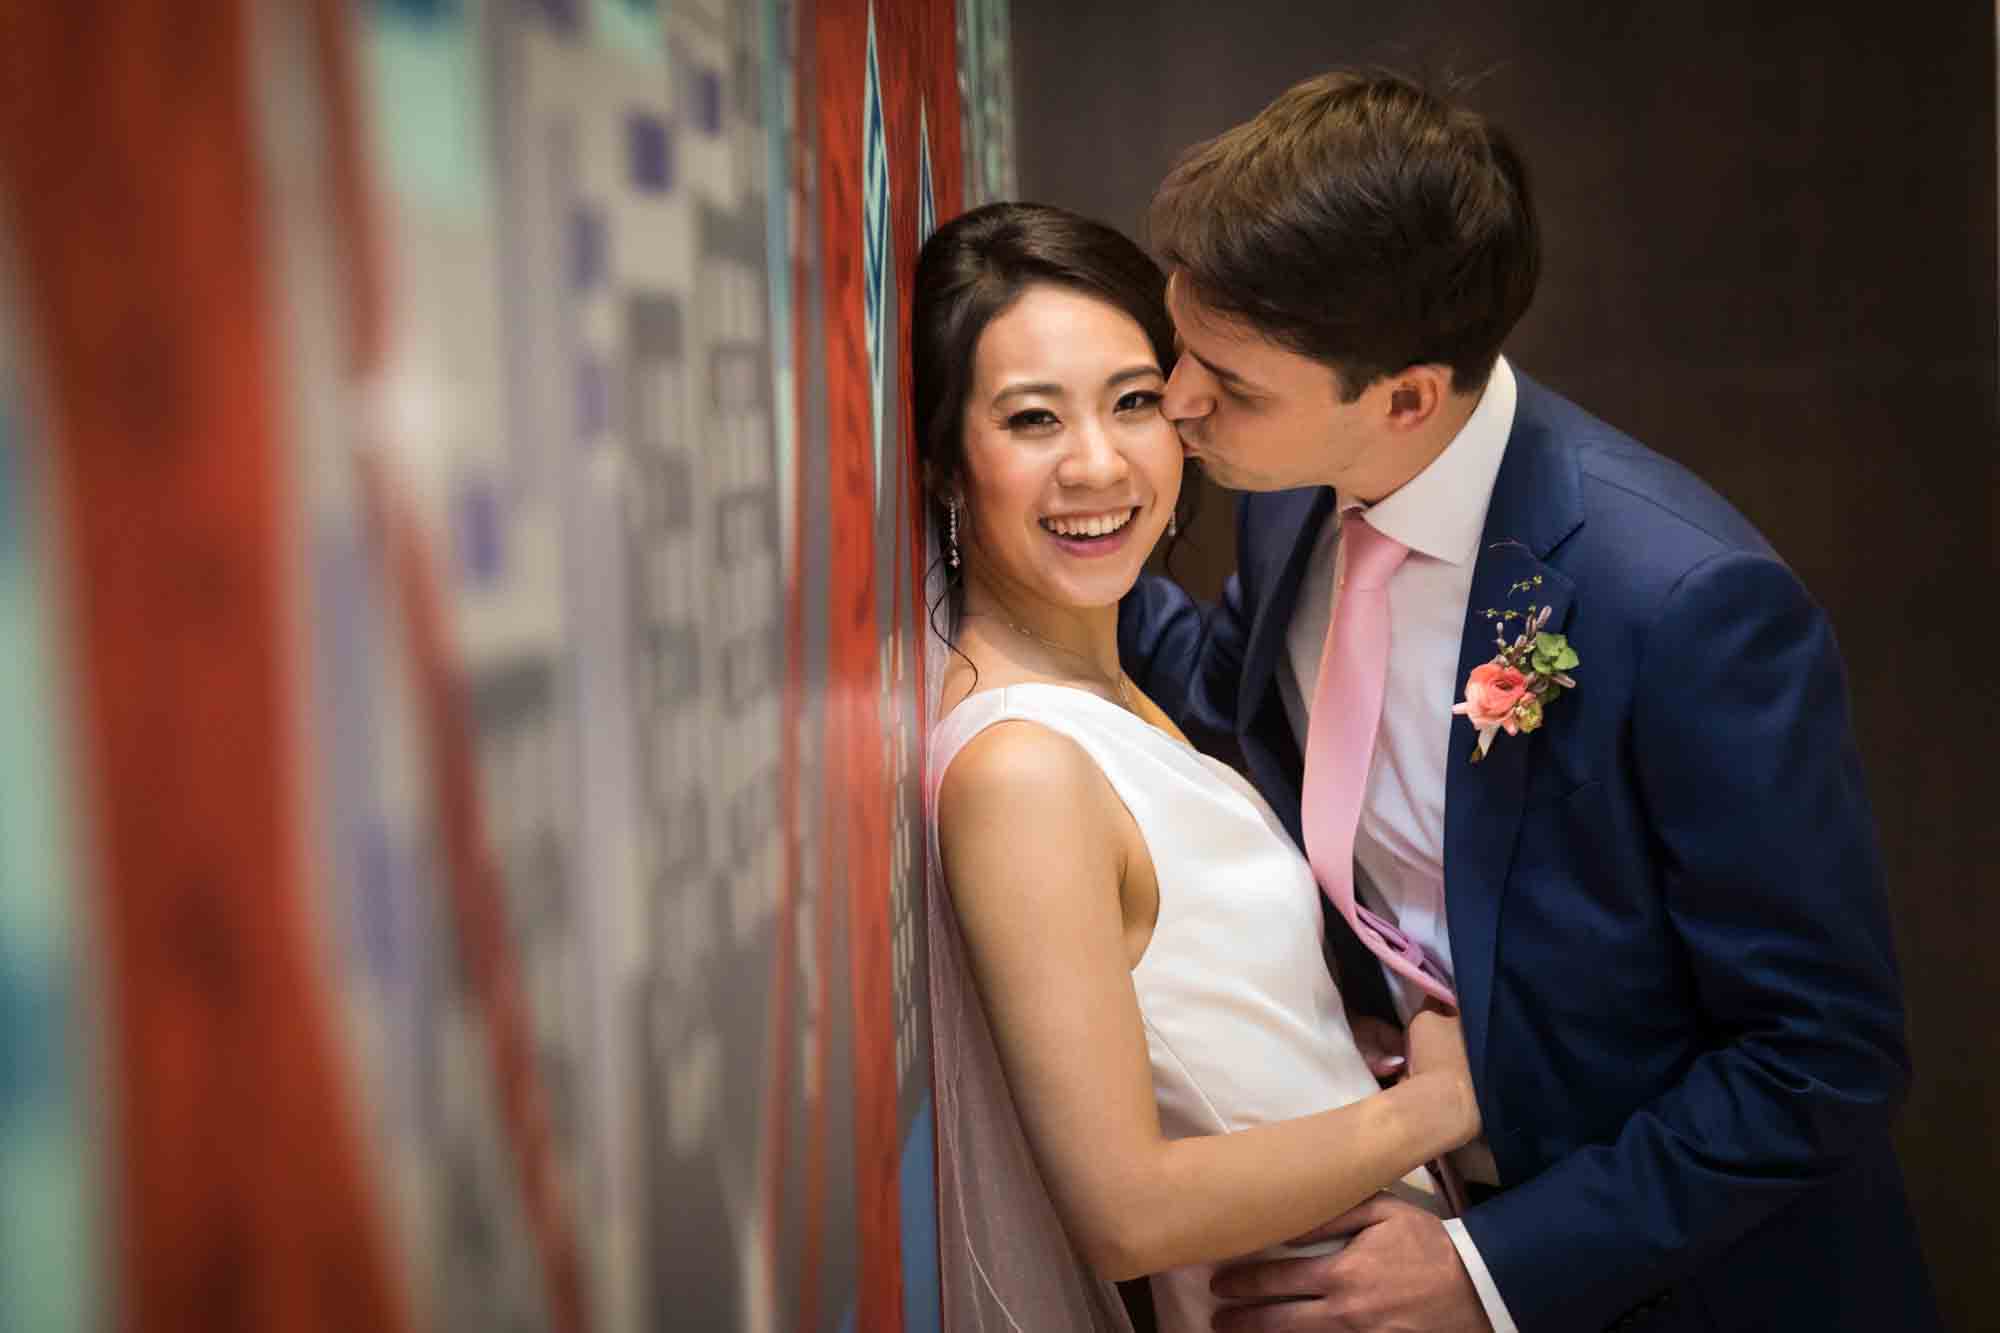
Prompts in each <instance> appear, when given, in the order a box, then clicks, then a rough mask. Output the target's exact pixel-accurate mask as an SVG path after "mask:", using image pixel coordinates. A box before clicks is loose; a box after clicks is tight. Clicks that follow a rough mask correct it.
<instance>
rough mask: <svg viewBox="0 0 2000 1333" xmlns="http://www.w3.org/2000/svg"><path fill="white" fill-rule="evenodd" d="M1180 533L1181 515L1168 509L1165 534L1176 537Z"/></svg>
mask: <svg viewBox="0 0 2000 1333" xmlns="http://www.w3.org/2000/svg"><path fill="white" fill-rule="evenodd" d="M1180 535H1181V516H1180V515H1179V514H1176V513H1175V512H1174V511H1173V510H1171V509H1169V510H1168V511H1167V536H1169V537H1178V536H1180Z"/></svg>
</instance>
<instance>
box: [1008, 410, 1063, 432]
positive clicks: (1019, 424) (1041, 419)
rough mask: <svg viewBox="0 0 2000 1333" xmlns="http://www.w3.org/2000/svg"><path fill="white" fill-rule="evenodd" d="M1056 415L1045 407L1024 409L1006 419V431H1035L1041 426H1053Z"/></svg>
mask: <svg viewBox="0 0 2000 1333" xmlns="http://www.w3.org/2000/svg"><path fill="white" fill-rule="evenodd" d="M1055 422H1056V414H1055V413H1053V412H1051V411H1049V409H1048V408H1046V407H1024V408H1022V409H1021V410H1020V411H1018V412H1016V413H1014V414H1013V415H1011V416H1009V417H1008V418H1007V429H1008V430H1035V429H1038V428H1040V427H1043V426H1053V425H1054V424H1055Z"/></svg>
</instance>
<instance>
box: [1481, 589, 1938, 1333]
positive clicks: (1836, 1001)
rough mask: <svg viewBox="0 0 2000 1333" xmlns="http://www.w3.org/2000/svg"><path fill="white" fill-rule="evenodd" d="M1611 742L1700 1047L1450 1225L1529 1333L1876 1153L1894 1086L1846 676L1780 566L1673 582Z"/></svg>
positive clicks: (1724, 1238)
mask: <svg viewBox="0 0 2000 1333" xmlns="http://www.w3.org/2000/svg"><path fill="white" fill-rule="evenodd" d="M1583 688H1586V689H1587V688H1589V687H1588V684H1587V683H1586V684H1585V685H1584V687H1583ZM1631 726H1632V730H1631V736H1630V746H1631V755H1632V758H1631V762H1632V763H1633V764H1634V765H1635V767H1636V770H1637V777H1638V786H1639V791H1640V795H1641V797H1642V799H1643V800H1644V802H1645V804H1646V807H1647V814H1648V818H1649V822H1650V824H1651V826H1652V831H1653V834H1654V837H1655V839H1656V847H1655V856H1656V859H1657V863H1658V866H1659V882H1660V888H1661V892H1662V894H1663V896H1664V901H1665V905H1666V910H1667V916H1668V919H1669V921H1670V922H1671V926H1672V929H1673V930H1674V931H1675V932H1676V933H1677V935H1678V937H1679V941H1680V943H1681V944H1682V946H1683V947H1684V951H1685V956H1686V958H1687V959H1688V961H1689V965H1690V968H1691V974H1692V980H1693V984H1694V989H1695V994H1696V1000H1697V1005H1698V1009H1699V1017H1700V1020H1701V1023H1702V1026H1703V1028H1704V1030H1705V1031H1706V1032H1708V1033H1710V1034H1712V1037H1711V1041H1710V1044H1709V1045H1708V1047H1707V1049H1706V1050H1705V1051H1704V1053H1703V1054H1701V1055H1700V1056H1699V1057H1698V1058H1696V1059H1695V1060H1693V1061H1692V1062H1691V1063H1690V1064H1689V1066H1688V1068H1687V1070H1686V1072H1685V1073H1684V1074H1683V1075H1682V1077H1681V1079H1680V1081H1679V1082H1678V1083H1677V1084H1675V1085H1674V1086H1672V1087H1670V1088H1669V1089H1668V1090H1667V1091H1666V1092H1665V1093H1664V1094H1662V1095H1661V1096H1660V1097H1658V1098H1657V1099H1655V1100H1654V1101H1653V1102H1651V1103H1649V1104H1647V1105H1644V1106H1642V1107H1640V1108H1639V1109H1638V1110H1637V1111H1636V1112H1635V1113H1634V1114H1633V1115H1632V1116H1631V1117H1630V1118H1629V1119H1627V1120H1626V1121H1625V1123H1624V1125H1623V1126H1622V1128H1621V1129H1620V1130H1619V1131H1618V1133H1617V1135H1616V1136H1615V1138H1613V1139H1612V1140H1611V1141H1609V1142H1605V1143H1601V1144H1595V1145H1592V1146H1589V1147H1586V1148H1583V1149H1581V1150H1579V1151H1577V1152H1575V1153H1572V1154H1571V1155H1570V1156H1568V1157H1566V1158H1564V1159H1562V1160H1561V1161H1559V1162H1557V1163H1555V1164H1554V1165H1553V1166H1551V1167H1550V1168H1549V1169H1548V1170H1547V1171H1545V1172H1543V1173H1542V1174H1541V1175H1539V1176H1537V1177H1535V1178H1534V1179H1532V1180H1528V1181H1524V1182H1521V1183H1520V1184H1519V1185H1517V1186H1515V1187H1514V1188H1511V1189H1509V1190H1508V1191H1506V1192H1505V1193H1502V1194H1500V1195H1498V1196H1496V1197H1494V1198H1493V1199H1491V1200H1489V1201H1488V1202H1486V1203H1484V1204H1482V1205H1480V1206H1478V1207H1476V1208H1473V1209H1471V1210H1470V1211H1469V1212H1468V1213H1467V1215H1466V1217H1465V1225H1466V1229H1467V1231H1468V1233H1469V1234H1470V1235H1471V1237H1472V1239H1473V1241H1474V1242H1475V1243H1476V1245H1477V1246H1478V1249H1479V1253H1480V1255H1481V1256H1482V1257H1483V1258H1484V1260H1485V1262H1486V1264H1487V1266H1488V1268H1489V1270H1490V1271H1491V1272H1492V1274H1493V1276H1494V1279H1495V1280H1496V1282H1497V1283H1498V1285H1499V1287H1500V1290H1501V1292H1502V1294H1503V1295H1504V1296H1505V1298H1506V1302H1507V1306H1508V1308H1509V1309H1510V1310H1511V1311H1512V1313H1513V1315H1514V1317H1515V1319H1516V1320H1517V1321H1518V1322H1519V1324H1520V1326H1521V1327H1523V1328H1527V1329H1534V1330H1543V1329H1549V1330H1569V1329H1592V1330H1595V1329H1599V1328H1602V1327H1603V1326H1604V1325H1605V1324H1606V1323H1607V1322H1608V1321H1610V1320H1611V1319H1613V1318H1616V1317H1617V1316H1619V1315H1620V1314H1622V1313H1624V1312H1626V1311H1627V1310H1629V1309H1631V1308H1633V1307H1635V1306H1638V1305H1640V1304H1641V1303H1642V1302H1645V1301H1648V1300H1650V1299H1652V1298H1653V1297H1654V1296H1655V1295H1656V1294H1657V1293H1658V1292H1659V1291H1660V1290H1661V1289H1662V1288H1663V1287H1665V1286H1666V1285H1667V1284H1669V1283H1671V1282H1674V1281H1676V1280H1677V1279H1680V1278H1682V1277H1684V1276H1686V1275H1688V1274H1691V1273H1693V1272H1695V1271H1697V1270H1699V1269H1700V1268H1701V1267H1702V1266H1703V1265H1704V1264H1705V1263H1706V1262H1708V1261H1709V1260H1711V1259H1713V1258H1714V1257H1715V1256H1716V1255H1717V1254H1718V1253H1719V1252H1721V1251H1722V1250H1724V1249H1725V1248H1726V1247H1728V1246H1729V1245H1730V1244H1732V1243H1733V1242H1734V1241H1736V1240H1737V1239H1739V1238H1740V1237H1742V1236H1743V1235H1745V1234H1746V1233H1747V1232H1749V1231H1750V1230H1752V1229H1753V1228H1755V1227H1756V1226H1758V1225H1759V1224H1760V1223H1761V1222H1763V1221H1765V1220H1766V1219H1767V1218H1769V1217H1771V1216H1772V1215H1773V1214H1775V1213H1776V1212H1778V1211H1779V1210H1780V1209H1782V1208H1785V1207H1786V1206H1787V1205H1789V1204H1792V1203H1794V1202H1797V1201H1799V1200H1801V1199H1802V1198H1803V1197H1804V1196H1806V1195H1807V1194H1808V1193H1809V1192H1810V1191H1812V1190H1813V1188H1814V1187H1815V1186H1816V1185H1817V1184H1819V1183H1820V1182H1822V1181H1825V1180H1827V1179H1829V1178H1831V1177H1833V1176H1835V1175H1836V1174H1838V1173H1839V1172H1840V1171H1842V1169H1843V1168H1844V1167H1845V1166H1846V1165H1847V1164H1848V1163H1849V1162H1850V1161H1851V1160H1852V1159H1853V1158H1854V1157H1855V1156H1856V1155H1857V1154H1858V1153H1860V1152H1861V1151H1863V1150H1865V1149H1869V1148H1872V1147H1875V1146H1877V1145H1879V1144H1880V1143H1881V1141H1882V1138H1883V1136H1884V1135H1885V1134H1886V1132H1887V1130H1888V1128H1889V1125H1890V1121H1891V1119H1892V1118H1893V1116H1894V1114H1895V1112H1896V1110H1897V1109H1898V1107H1899V1106H1900V1105H1901V1103H1902V1100H1903V1097H1904V1095H1905V1093H1906V1091H1907V1089H1908V1085H1909V1078H1910V1065H1909V1058H1908V1054H1907V1051H1906V1048H1905V1044H1904V1034H1903V1010H1902V1002H1901V996H1900V985H1899V981H1898V978H1897V972H1896V963H1895V955H1894V949H1893V940H1892V934H1891V928H1890V924H1889V920H1888V912H1887V905H1886V902H1885V896H1884V891H1883V880H1882V866H1881V859H1880V854H1879V852H1878V850H1877V847H1876V841H1875V827H1874V818H1873V816H1872V814H1871V812H1870V810H1869V806H1868V801H1867V797H1866V794H1865V792H1864V791H1863V786H1862V779H1861V771H1860V764H1859V756H1858V754H1857V751H1856V746H1855V742H1854V737H1853V733H1852V729H1851V727H1850V724H1849V718H1848V708H1847V699H1846V684H1845V679H1844V673H1843V670H1842V667H1841V663H1840V656H1839V652H1838V650H1837V648H1836V647H1835V644H1834V639H1833V632H1832V627H1831V626H1830V625H1829V623H1828V622H1827V619H1826V617H1825V615H1824V614H1823V613H1822V612H1821V611H1820V610H1819V608H1818V607H1817V606H1815V605H1814V604H1813V603H1812V601H1811V600H1810V598H1808V596H1807V595H1806V592H1805V590H1804V588H1802V587H1801V586H1800V585H1799V583H1798V581H1797V580H1796V579H1795V578H1794V577H1793V576H1792V574H1791V572H1790V571H1789V570H1787V569H1786V568H1785V567H1784V566H1783V565H1782V564H1780V563H1779V562H1778V561H1776V560H1775V559H1772V558H1769V557H1766V556H1762V555H1754V554H1746V553H1726V554H1722V555H1718V556H1715V557H1712V558H1710V559H1709V560H1708V561H1706V562H1705V563H1703V564H1701V565H1699V566H1697V567H1696V568H1694V569H1693V570H1691V571H1690V572H1689V573H1688V574H1686V575H1685V576H1684V577H1683V578H1682V579H1681V581H1680V583H1679V584H1678V585H1677V586H1676V588H1675V589H1674V591H1673V592H1672V593H1671V594H1670V595H1669V597H1668V598H1667V601H1666V604H1665V606H1664V608H1663V610H1662V613H1661V614H1660V616H1659V618H1658V620H1657V622H1656V624H1655V626H1654V628H1653V629H1652V631H1651V632H1650V633H1649V635H1648V638H1647V641H1646V645H1645V648H1644V651H1643V654H1642V657H1641V664H1640V667H1639V675H1638V681H1637V691H1636V702H1635V704H1634V707H1633V716H1632V724H1631Z"/></svg>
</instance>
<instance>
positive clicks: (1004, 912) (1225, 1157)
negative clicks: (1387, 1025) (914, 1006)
mask: <svg viewBox="0 0 2000 1333" xmlns="http://www.w3.org/2000/svg"><path fill="white" fill-rule="evenodd" d="M1130 821H1131V816H1130V814H1129V813H1128V812H1126V810H1125V808H1124V806H1123V804H1122V803H1121V802H1120V801H1119V799H1118V797H1117V794H1116V793H1115V792H1113V791H1112V789H1111V785H1110V783H1109V782H1108V781H1106V779H1105V778H1104V775H1103V774H1102V772H1100V771H1099V770H1098V768H1097V766H1096V765H1095V764H1094V763H1093V762H1092V761H1091V759H1090V758H1089V756H1088V755H1086V754H1085V753H1084V752H1083V750H1082V749H1081V748H1080V747H1078V746H1077V745H1076V744H1075V743H1074V742H1073V741H1070V740H1068V739H1067V738H1065V737H1063V736H1060V735H1058V734H1056V733H1054V732H1052V731H1049V730H1047V729H1046V728H1043V727H1041V726H1038V725H1036V724H1034V723H1032V722H1018V721H1017V722H1003V723H1000V724H998V725H996V726H994V727H991V728H989V729H988V730H987V731H985V732H983V733H981V734H980V735H979V736H978V737H977V738H975V739H974V740H973V741H971V742H970V743H969V744H968V745H967V746H966V747H965V749H964V750H963V751H962V752H961V753H960V754H959V755H958V757H957V759H956V760H955V762H953V764H952V766H951V768H950V770H949V771H948V772H947V774H946V775H945V780H944V784H943V788H942V791H941V792H940V796H939V812H938V828H939V842H940V846H941V848H942V852H943V858H944V865H945V874H946V878H947V880H948V881H949V884H950V887H951V894H952V900H953V903H954V904H955V906H956V908H957V911H958V917H959V922H960V925H961V927H962V929H963V930H964V933H965V940H966V944H967V947H968V950H969V953H970V956H971V961H972V966H973V970H974V972H975V974H976V979H977V981H978V985H979V990H980V994H981V996H982V998H983V999H984V1001H985V1003H986V1008H987V1013H988V1015H989V1017H990V1018H991V1020H992V1028H993V1035H994V1040H995V1042H996V1043H997V1045H998V1047H999V1052H1000V1058H1001V1062H1002V1064H1003V1065H1004V1066H1005V1067H1006V1071H1007V1078H1008V1083H1009V1085H1010V1087H1011V1088H1012V1090H1013V1093H1014V1097H1015V1100H1016V1102H1017V1103H1018V1104H1019V1106H1020V1109H1021V1115H1022V1119H1023V1122H1024V1125H1025V1128H1026V1130H1027V1134H1028V1139H1029V1142H1030V1143H1031V1144H1032V1145H1033V1147H1034V1150H1035V1154H1036V1158H1037V1160H1038V1161H1039V1162H1040V1164H1041V1168H1042V1172H1043V1175H1044V1177H1045V1179H1046V1180H1047V1183H1048V1185H1049V1189H1050V1192H1051V1193H1052V1195H1053V1196H1054V1199H1055V1203H1056V1206H1057V1209H1058V1210H1059V1211H1060V1212H1061V1214H1062V1216H1063V1220H1064V1222H1065V1224H1066V1225H1067V1227H1068V1228H1069V1231H1070V1234H1071V1235H1072V1237H1073V1238H1074V1239H1075V1240H1076V1242H1077V1244H1078V1247H1079V1248H1080V1249H1081V1250H1082V1252H1083V1255H1084V1257H1085V1259H1086V1260H1087V1261H1088V1262H1089V1263H1090V1264H1091V1266H1092V1267H1093V1268H1094V1269H1096V1270H1097V1271H1098V1272H1099V1273H1100V1274H1102V1275H1103V1276H1105V1277H1109V1278H1121V1279H1122V1278H1128V1277H1133V1276H1137V1275H1139V1274H1142V1273H1152V1272H1157V1271H1159V1270H1161V1269H1164V1268H1171V1267H1174V1266H1176V1265H1179V1264H1185V1263H1197V1262H1204V1261H1219V1260H1223V1259H1228V1258H1233V1257H1235V1256H1237V1255H1242V1254H1247V1253H1249V1252H1251V1251H1253V1250H1258V1249H1261V1248H1263V1247H1265V1246H1267V1245H1272V1244H1276V1243H1278V1242H1281V1241H1284V1240H1287V1239H1289V1238H1291V1237H1294V1236H1298V1235H1301V1234H1303V1233H1304V1232H1306V1231H1308V1230H1310V1229H1311V1228H1312V1227H1314V1226H1316V1225H1318V1224H1319V1223H1321V1222H1323V1221H1325V1220H1326V1219H1327V1218H1329V1217H1332V1216H1334V1215H1336V1214H1338V1213H1341V1212H1343V1211H1345V1210H1346V1209H1348V1208H1350V1207H1352V1206H1353V1205H1355V1204H1357V1203H1359V1202H1361V1201H1362V1200H1363V1199H1365V1198H1367V1197H1368V1196H1369V1195H1370V1194H1372V1193H1374V1192H1376V1191H1377V1190H1379V1189H1381V1188H1383V1187H1384V1186H1386V1185H1388V1184H1389V1183H1390V1182H1392V1181H1394V1180H1396V1179H1398V1178H1399V1177H1401V1176H1402V1175H1403V1174H1404V1173H1406V1172H1408V1171H1410V1170H1413V1169H1414V1168H1415V1167H1417V1166H1418V1165H1419V1164H1421V1163H1423V1162H1425V1161H1427V1160H1429V1159H1430V1158H1432V1157H1435V1156H1437V1155H1438V1154H1440V1153H1442V1152H1445V1151H1447V1150H1449V1149H1451V1148H1454V1147H1457V1146H1459V1145H1460V1144H1462V1143H1465V1142H1467V1141H1468V1140H1470V1139H1472V1138H1473V1137H1474V1136H1475V1135H1476V1134H1477V1133H1478V1130H1479V1121H1478V1110H1477V1106H1476V1103H1475V1102H1474V1100H1473V1095H1472V1087H1471V1080H1470V1078H1469V1077H1468V1076H1467V1074H1466V1073H1465V1069H1464V1064H1463V1058H1462V1046H1459V1047H1458V1050H1459V1053H1460V1058H1459V1060H1458V1061H1457V1062H1455V1063H1454V1062H1452V1061H1449V1060H1448V1061H1446V1062H1444V1064H1443V1067H1441V1068H1432V1067H1431V1066H1432V1065H1433V1064H1436V1063H1437V1062H1435V1061H1426V1062H1425V1066H1424V1067H1423V1068H1422V1069H1420V1070H1419V1071H1418V1072H1417V1073H1416V1074H1414V1075H1413V1076H1412V1077H1411V1078H1410V1079H1408V1080H1406V1081H1405V1082H1404V1083H1402V1084H1399V1085H1398V1086H1397V1087H1395V1088H1394V1089H1391V1090H1390V1091H1387V1092H1383V1093H1380V1094H1377V1095H1375V1096H1371V1097H1368V1098H1365V1099H1364V1100H1362V1101H1359V1102H1356V1103H1354V1104H1352V1105H1349V1106H1343V1107H1338V1108H1336V1109H1334V1110H1330V1111H1324V1112H1321V1113H1320V1114H1317V1115H1312V1116H1306V1117H1303V1118H1300V1119H1297V1120H1288V1121H1283V1122H1280V1123H1277V1124H1271V1125H1264V1126H1259V1127H1257V1128H1254V1129H1249V1130H1245V1131H1242V1132H1239V1133H1234V1134H1224V1135H1215V1136H1210V1137H1205V1138H1192V1139H1176V1140H1170V1139H1167V1138H1165V1137H1164V1136H1163V1135H1162V1134H1161V1132H1160V1121H1159V1115H1158V1112H1157V1110H1156V1109H1155V1106H1154V1102H1153V1081H1152V1072H1151V1068H1150V1066H1149V1063H1148V1058H1147V1053H1146V1036H1145V1029H1144V1026H1143V1024H1142V1022H1141V1020H1140V1016H1139V1003H1138V997H1137V995H1136V993H1135V992H1134V990H1133V987H1132V976H1131V971H1130V968H1129V965H1128V963H1127V959H1126V954H1125V944H1124V936H1123V920H1122V916H1121V912H1120V906H1119V885H1120V882H1121V879H1122V877H1123V875H1124V873H1125V865H1124V860H1125V849H1126V847H1127V846H1128V845H1130V843H1131V841H1132V839H1128V837H1127V831H1128V830H1131V829H1132V827H1133V826H1132V825H1131V822H1130ZM1420 1018H1421V1019H1423V1020H1424V1021H1428V1022H1431V1023H1449V1022H1452V1021H1453V1020H1446V1019H1443V1018H1441V1017H1439V1016H1437V1015H1428V1016H1420ZM1433 1044H1435V1043H1433ZM1446 1044H1447V1046H1450V1045H1451V1043H1446Z"/></svg>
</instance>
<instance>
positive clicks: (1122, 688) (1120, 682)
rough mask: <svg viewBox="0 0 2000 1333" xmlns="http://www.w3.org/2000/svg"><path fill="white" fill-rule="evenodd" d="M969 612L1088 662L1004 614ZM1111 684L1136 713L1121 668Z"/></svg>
mask: <svg viewBox="0 0 2000 1333" xmlns="http://www.w3.org/2000/svg"><path fill="white" fill-rule="evenodd" d="M971 614H973V615H975V616H978V617H980V618H981V619H983V620H997V621H999V622H1000V623H1001V624H1003V625H1005V626H1006V627H1007V628H1008V629H1010V630H1013V631H1014V632H1015V633H1016V634H1024V635H1026V636H1027V637H1028V638H1031V639H1033V640H1034V641H1035V642H1036V643H1039V644H1041V645H1043V646H1044V647H1047V648H1053V649H1055V650H1056V651H1057V652H1059V653H1064V654H1067V655H1068V656H1070V657H1074V658H1075V659H1076V660H1077V661H1079V662H1084V663H1088V662H1090V659H1089V658H1088V657H1085V656H1084V655H1083V654H1082V653H1080V652H1078V651H1077V650H1076V649H1074V648H1065V647H1064V646H1063V645H1061V644H1059V643H1057V642H1056V641H1055V640H1053V639H1045V638H1043V637H1042V636H1041V635H1039V634H1037V633H1035V632H1034V631H1033V630H1031V629H1029V628H1028V627H1027V626H1026V625H1016V624H1015V623H1014V622H1013V621H1011V620H1009V619H1007V617H1005V616H996V615H993V614H992V613H990V612H987V611H974V612H972V613H971ZM1112 684H1113V685H1114V686H1115V687H1116V688H1117V690H1118V702H1119V705H1120V706H1121V707H1123V708H1124V709H1125V711H1126V712H1128V713H1137V712H1138V711H1139V710H1138V709H1136V708H1134V707H1133V706H1132V693H1131V691H1130V690H1129V689H1127V688H1126V685H1125V673H1124V671H1122V670H1121V671H1119V673H1118V679H1117V680H1115V681H1113V682H1112Z"/></svg>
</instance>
